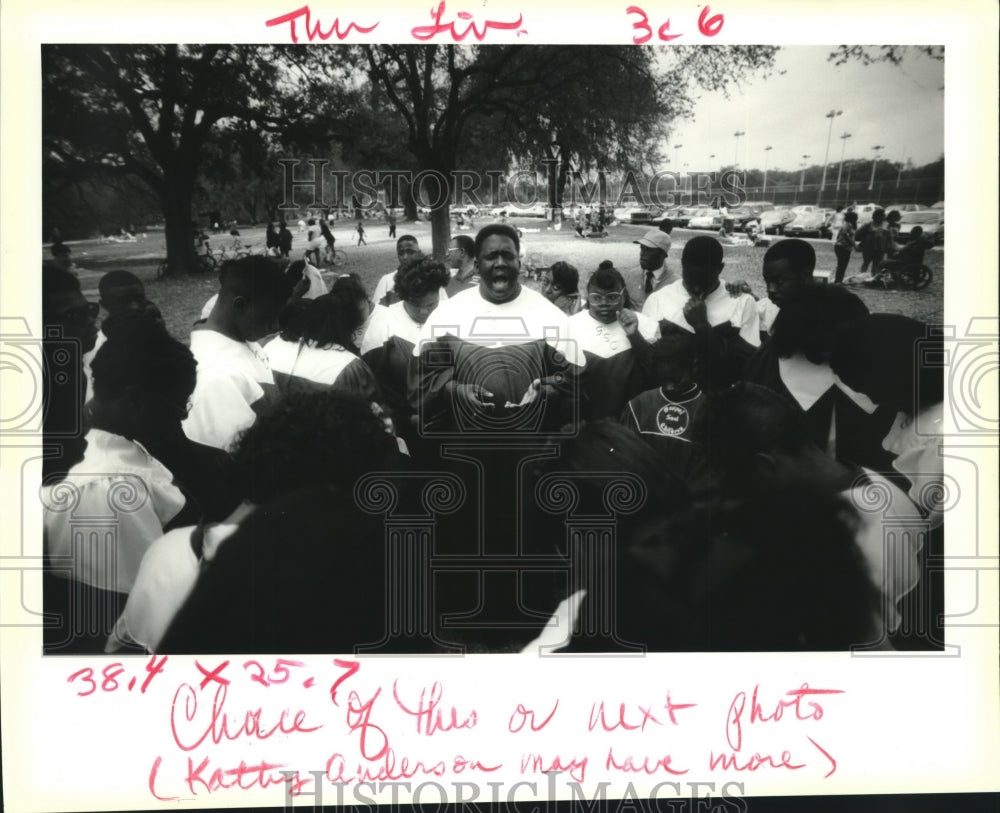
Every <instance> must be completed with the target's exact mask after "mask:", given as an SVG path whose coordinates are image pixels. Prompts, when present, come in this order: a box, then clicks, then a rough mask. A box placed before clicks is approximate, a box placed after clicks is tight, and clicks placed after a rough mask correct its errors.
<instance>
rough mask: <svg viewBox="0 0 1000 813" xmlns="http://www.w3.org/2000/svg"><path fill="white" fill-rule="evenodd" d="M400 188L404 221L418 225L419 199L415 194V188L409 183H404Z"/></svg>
mask: <svg viewBox="0 0 1000 813" xmlns="http://www.w3.org/2000/svg"><path fill="white" fill-rule="evenodd" d="M399 186H400V194H401V196H402V198H403V220H405V221H406V222H407V223H416V221H417V220H418V219H419V218H418V217H417V198H416V196H415V195H414V194H413V186H412V185H411V184H410V183H409V182H407V181H403V182H402V183H400V185H399Z"/></svg>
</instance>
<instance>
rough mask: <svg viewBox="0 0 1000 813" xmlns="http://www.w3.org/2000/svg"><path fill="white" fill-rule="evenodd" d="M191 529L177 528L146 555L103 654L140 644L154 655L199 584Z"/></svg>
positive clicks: (154, 544)
mask: <svg viewBox="0 0 1000 813" xmlns="http://www.w3.org/2000/svg"><path fill="white" fill-rule="evenodd" d="M193 532H194V528H193V527H189V528H176V529H174V530H173V531H171V532H170V533H168V534H166V535H165V536H161V537H160V538H159V539H157V540H156V541H155V542H154V543H153V544H152V545H151V546H150V547H149V550H147V551H146V555H145V556H144V557H143V559H142V563H141V565H140V566H139V573H138V575H137V576H136V579H135V584H134V586H133V587H132V591H131V592H130V593H129V597H128V601H127V602H126V604H125V610H124V612H123V613H122V614H121V617H119V619H118V622H117V623H116V624H115V629H114V632H113V633H112V635H111V637H110V638H109V640H108V644H107V647H105V651H106V652H114V651H115V650H117V649H119V648H120V647H121V645H122V644H139V645H141V646H144V647H145V648H146V649H148V650H149V651H150V652H155V651H156V650H157V648H158V647H159V645H160V641H161V640H162V639H163V635H164V633H165V632H166V631H167V627H169V626H170V622H171V621H173V619H174V616H175V615H177V611H178V610H179V609H180V608H181V606H182V605H183V604H184V601H185V600H186V599H187V597H188V595H189V594H190V593H191V589H192V588H193V587H194V584H195V582H196V581H197V580H198V569H199V568H198V559H197V557H195V555H194V550H193V549H192V548H191V534H192V533H193Z"/></svg>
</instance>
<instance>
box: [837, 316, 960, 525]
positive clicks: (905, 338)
mask: <svg viewBox="0 0 1000 813" xmlns="http://www.w3.org/2000/svg"><path fill="white" fill-rule="evenodd" d="M943 357H944V342H943V339H942V335H941V330H940V329H937V330H935V329H934V328H932V327H931V326H930V325H927V324H925V323H923V322H919V321H917V320H916V319H910V318H908V317H906V316H898V315H896V314H890V313H874V314H872V315H870V316H868V317H866V318H865V319H863V320H861V321H860V322H858V323H857V324H854V325H852V326H851V327H850V329H844V330H841V331H840V332H838V333H837V335H836V337H835V339H834V344H833V351H832V355H831V359H830V365H831V366H832V368H833V370H834V372H836V373H837V375H838V376H840V378H841V379H842V380H843V381H845V382H846V383H847V384H848V385H849V386H851V387H854V388H855V389H856V390H858V391H859V392H863V393H864V394H865V395H867V396H868V397H870V398H871V399H872V400H873V401H875V402H876V403H877V404H879V405H880V406H882V407H884V408H886V409H888V410H890V411H892V412H894V413H895V416H896V417H895V420H894V422H893V423H892V426H891V428H890V429H889V431H888V432H887V433H886V435H885V437H884V439H883V440H882V447H883V448H884V449H885V450H886V451H887V452H888V453H889V454H891V455H892V456H893V460H892V467H893V469H894V470H895V471H897V472H899V473H900V474H901V475H902V476H903V477H905V478H906V480H907V481H908V484H909V495H910V497H911V499H913V501H914V502H915V503H916V504H917V505H918V506H920V508H921V509H922V510H923V511H924V512H925V513H926V514H927V515H928V517H929V518H930V520H931V522H932V524H933V525H938V524H940V522H941V520H942V506H941V500H942V499H943V496H944V493H945V492H944V486H943V480H944V472H943V468H942V467H943V463H944V458H943V456H942V453H941V445H942V442H943V420H944V366H943V364H942V363H941V361H940V360H941V359H942V358H943Z"/></svg>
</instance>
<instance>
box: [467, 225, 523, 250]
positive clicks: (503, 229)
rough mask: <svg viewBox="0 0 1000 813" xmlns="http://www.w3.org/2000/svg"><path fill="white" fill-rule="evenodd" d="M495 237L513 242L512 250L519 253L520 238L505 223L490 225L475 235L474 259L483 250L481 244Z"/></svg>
mask: <svg viewBox="0 0 1000 813" xmlns="http://www.w3.org/2000/svg"><path fill="white" fill-rule="evenodd" d="M494 235H497V236H499V237H508V238H510V239H511V240H513V241H514V248H515V249H516V250H517V251H518V253H520V251H521V238H520V237H518V235H517V230H516V229H514V228H513V227H512V226H508V225H507V224H505V223H490V225H488V226H483V227H482V228H481V229H480V230H479V233H478V234H476V243H475V247H476V255H475V256H476V257H477V258H478V257H479V252H480V251H482V250H483V243H485V242H486V240H487V239H488V238H490V237H493V236H494Z"/></svg>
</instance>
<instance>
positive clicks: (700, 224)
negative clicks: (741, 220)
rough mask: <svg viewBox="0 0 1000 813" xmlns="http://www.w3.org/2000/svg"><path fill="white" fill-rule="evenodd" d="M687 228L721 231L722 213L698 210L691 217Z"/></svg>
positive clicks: (716, 210)
mask: <svg viewBox="0 0 1000 813" xmlns="http://www.w3.org/2000/svg"><path fill="white" fill-rule="evenodd" d="M687 227H688V228H689V229H721V228H722V212H720V211H719V210H718V209H698V210H697V211H696V212H695V213H694V214H693V215H691V218H690V220H688V224H687Z"/></svg>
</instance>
